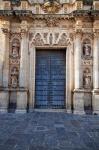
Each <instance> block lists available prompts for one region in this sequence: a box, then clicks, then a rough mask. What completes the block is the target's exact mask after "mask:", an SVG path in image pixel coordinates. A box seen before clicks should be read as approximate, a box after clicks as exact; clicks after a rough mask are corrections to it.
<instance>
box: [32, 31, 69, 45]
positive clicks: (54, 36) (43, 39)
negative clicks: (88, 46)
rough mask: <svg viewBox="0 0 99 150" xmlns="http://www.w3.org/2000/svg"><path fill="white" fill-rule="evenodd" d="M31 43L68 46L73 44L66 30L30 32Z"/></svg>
mask: <svg viewBox="0 0 99 150" xmlns="http://www.w3.org/2000/svg"><path fill="white" fill-rule="evenodd" d="M29 39H30V43H31V44H32V45H35V46H60V47H61V46H64V47H66V46H68V45H69V44H71V38H70V37H69V35H67V34H66V33H65V32H62V33H60V32H54V33H52V32H49V33H48V32H43V33H38V32H37V33H34V34H33V33H30V34H29Z"/></svg>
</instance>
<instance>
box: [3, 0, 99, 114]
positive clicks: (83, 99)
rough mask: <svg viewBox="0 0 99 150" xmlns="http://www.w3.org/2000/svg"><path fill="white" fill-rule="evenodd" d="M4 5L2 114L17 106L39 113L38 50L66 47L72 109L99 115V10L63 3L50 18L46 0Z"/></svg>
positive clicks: (17, 109) (18, 109) (68, 101)
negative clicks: (37, 86)
mask: <svg viewBox="0 0 99 150" xmlns="http://www.w3.org/2000/svg"><path fill="white" fill-rule="evenodd" d="M1 3H2V5H1V6H2V8H1V7H0V8H1V10H0V36H1V41H0V45H1V47H0V58H1V61H0V67H1V68H0V111H7V110H8V108H10V106H13V105H10V104H15V105H16V107H13V108H12V109H14V111H15V112H26V111H33V110H34V109H35V101H36V99H35V89H36V86H35V78H36V76H35V75H36V73H35V70H36V51H37V49H41V50H42V49H45V50H52V49H56V50H58V49H64V50H65V51H66V83H65V95H66V97H65V99H64V102H65V109H66V111H67V112H73V113H80V114H81V113H99V102H98V100H99V71H98V70H99V59H98V57H99V26H98V24H99V12H98V10H97V11H96V10H95V8H94V10H90V7H88V9H89V10H85V7H86V6H85V5H83V3H82V1H76V0H75V1H71V2H69V1H68V2H67V1H66V3H65V2H64V3H62V2H61V1H60V3H59V4H60V5H59V6H58V11H55V12H51V13H50V14H49V12H48V11H45V10H44V9H43V6H44V1H38V3H36V2H35V1H29V2H27V1H21V2H20V1H19V2H18V5H17V4H15V3H14V4H11V3H10V2H9V1H7V0H6V1H2V2H1ZM94 3H95V1H94ZM96 3H98V2H96ZM6 6H8V8H7V9H5V8H6ZM78 6H79V7H78ZM94 6H95V5H94ZM12 8H13V9H12ZM70 8H71V9H70ZM2 9H3V11H2ZM90 14H91V15H90ZM93 20H94V22H93Z"/></svg>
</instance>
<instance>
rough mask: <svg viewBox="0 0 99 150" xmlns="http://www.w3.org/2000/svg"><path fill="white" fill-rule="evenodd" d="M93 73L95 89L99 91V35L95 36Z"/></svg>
mask: <svg viewBox="0 0 99 150" xmlns="http://www.w3.org/2000/svg"><path fill="white" fill-rule="evenodd" d="M93 73H94V75H93V76H94V79H93V81H94V82H93V87H94V89H99V33H95V34H94V47H93Z"/></svg>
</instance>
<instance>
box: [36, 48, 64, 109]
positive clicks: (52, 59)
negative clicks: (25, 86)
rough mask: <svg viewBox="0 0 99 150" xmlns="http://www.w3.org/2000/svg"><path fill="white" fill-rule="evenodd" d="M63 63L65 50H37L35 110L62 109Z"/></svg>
mask: <svg viewBox="0 0 99 150" xmlns="http://www.w3.org/2000/svg"><path fill="white" fill-rule="evenodd" d="M65 62H66V61H65V50H37V53H36V91H35V99H36V102H35V105H36V108H64V106H65V72H66V69H65V68H66V65H65Z"/></svg>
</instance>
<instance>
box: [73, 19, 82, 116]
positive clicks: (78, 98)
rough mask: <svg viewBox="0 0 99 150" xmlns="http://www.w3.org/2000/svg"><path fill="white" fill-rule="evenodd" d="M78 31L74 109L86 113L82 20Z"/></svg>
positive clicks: (75, 50)
mask: <svg viewBox="0 0 99 150" xmlns="http://www.w3.org/2000/svg"><path fill="white" fill-rule="evenodd" d="M77 28H78V29H77V31H76V33H75V41H74V44H75V45H74V73H75V75H74V76H75V77H74V91H73V92H74V95H73V105H74V106H73V109H74V113H75V114H84V100H83V93H82V92H81V88H82V83H81V81H82V80H81V78H82V76H81V51H82V43H81V38H82V31H81V29H80V28H81V22H79V21H78V24H77Z"/></svg>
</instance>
